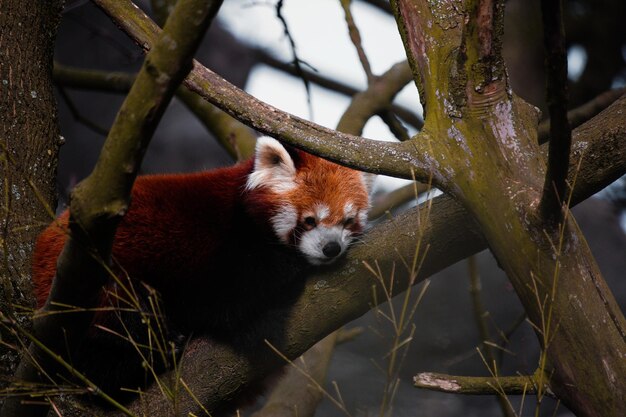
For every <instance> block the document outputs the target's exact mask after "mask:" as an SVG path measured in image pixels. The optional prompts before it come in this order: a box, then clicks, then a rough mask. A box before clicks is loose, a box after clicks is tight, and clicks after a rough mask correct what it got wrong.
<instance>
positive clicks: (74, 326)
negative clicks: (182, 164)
mask: <svg viewBox="0 0 626 417" xmlns="http://www.w3.org/2000/svg"><path fill="white" fill-rule="evenodd" d="M220 5H221V1H210V0H209V1H207V0H181V1H179V2H178V4H177V6H176V8H175V9H174V11H173V12H172V15H171V17H170V19H168V21H167V23H166V25H165V28H164V30H163V33H162V34H161V36H159V38H158V40H157V41H156V42H155V46H154V49H153V50H152V51H150V53H149V54H148V55H147V56H146V59H145V61H144V64H143V66H142V68H141V71H140V72H139V74H138V76H137V79H136V81H135V83H134V84H133V87H132V88H131V90H130V92H129V94H128V96H127V98H126V100H125V101H124V104H123V105H122V108H121V109H120V111H119V113H118V115H117V118H116V120H115V122H114V124H113V127H112V128H111V131H110V133H109V136H108V138H107V141H106V143H105V145H104V147H103V150H102V152H101V154H100V158H99V159H98V162H97V164H96V167H95V168H94V170H93V172H92V173H91V175H90V176H89V177H87V178H86V179H85V180H84V181H83V182H81V183H80V184H79V185H78V186H77V187H76V188H75V189H74V191H73V193H72V200H71V204H70V211H71V220H70V234H69V237H68V240H67V243H66V245H65V248H64V249H63V252H62V254H61V256H60V257H59V261H58V267H57V274H56V277H55V279H54V281H53V285H52V289H51V291H50V295H49V297H48V300H47V302H46V304H45V306H44V307H43V310H44V312H47V311H57V310H59V307H58V306H59V305H74V306H77V307H81V308H85V309H89V308H91V307H95V306H96V305H97V302H98V300H99V295H100V290H101V287H102V285H103V284H104V283H105V282H106V279H107V273H106V268H103V264H106V263H107V262H108V260H109V258H110V253H111V246H112V243H113V236H114V234H115V230H116V227H117V224H118V222H119V220H120V219H121V217H122V216H123V215H124V212H125V211H126V208H127V207H128V204H129V200H130V191H131V188H132V185H133V183H134V180H135V177H136V175H137V172H138V170H139V166H140V165H141V161H142V158H143V155H144V153H145V150H146V148H147V145H148V143H149V141H150V138H151V136H152V133H153V132H154V130H155V128H156V125H157V123H158V121H159V120H160V117H161V115H162V114H163V112H164V111H165V108H166V107H167V104H168V103H169V101H170V99H171V97H172V95H173V94H174V91H175V89H176V88H177V87H178V85H179V84H180V82H181V81H182V80H183V78H184V77H185V76H186V75H187V73H188V72H189V70H190V69H191V65H192V59H193V55H194V53H195V51H196V49H197V46H198V45H199V43H200V41H201V39H202V37H203V36H204V32H205V31H206V29H207V27H208V25H209V24H210V22H211V20H212V18H213V16H214V15H215V13H216V12H217V10H218V9H219V7H220ZM92 315H93V311H92V312H87V311H85V312H84V313H81V314H49V315H48V314H43V315H40V316H39V318H38V319H36V320H34V330H35V336H36V337H37V339H38V340H39V342H40V344H36V343H31V346H30V348H29V352H30V355H28V356H25V357H24V359H23V360H22V361H21V363H20V366H19V368H18V370H17V372H16V375H15V377H16V380H18V381H38V380H39V379H40V376H39V368H38V367H39V366H41V367H42V368H43V369H44V370H45V371H47V372H48V373H49V374H51V375H54V374H55V372H54V370H55V369H57V368H58V363H56V361H55V359H54V356H50V355H49V354H48V351H51V352H55V353H57V354H58V353H61V352H63V353H65V352H66V350H67V349H68V346H69V347H73V346H78V341H79V340H80V339H81V338H82V336H83V334H84V330H85V329H86V328H87V326H88V325H89V323H90V322H91V317H92ZM66 343H67V345H66ZM41 345H43V346H46V348H47V350H43V349H41V347H40V346H41ZM29 357H32V358H35V360H36V361H37V362H38V364H35V363H33V362H31V361H30V360H29V359H27V358H29ZM45 413H47V407H45V406H34V407H30V406H28V405H24V404H22V402H21V399H20V398H19V397H12V398H9V399H7V401H6V402H5V405H4V407H3V409H2V416H6V417H9V416H16V415H21V416H41V415H44V414H45Z"/></svg>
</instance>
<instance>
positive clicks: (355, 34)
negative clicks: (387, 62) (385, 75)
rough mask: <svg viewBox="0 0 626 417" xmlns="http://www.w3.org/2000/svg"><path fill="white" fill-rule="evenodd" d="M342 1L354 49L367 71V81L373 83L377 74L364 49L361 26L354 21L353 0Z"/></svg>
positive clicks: (364, 69) (340, 0)
mask: <svg viewBox="0 0 626 417" xmlns="http://www.w3.org/2000/svg"><path fill="white" fill-rule="evenodd" d="M339 2H340V3H341V7H342V8H343V12H344V15H345V18H346V24H347V25H348V33H349V34H350V40H351V41H352V44H353V45H354V49H356V53H357V55H358V56H359V61H361V66H362V67H363V71H364V72H365V76H366V77H367V83H368V84H371V83H372V82H374V78H375V75H374V73H373V72H372V66H371V65H370V61H369V59H367V54H366V53H365V50H364V49H363V44H362V42H361V33H360V32H359V28H358V27H357V26H356V23H354V18H353V17H352V11H351V10H350V3H351V2H352V0H339Z"/></svg>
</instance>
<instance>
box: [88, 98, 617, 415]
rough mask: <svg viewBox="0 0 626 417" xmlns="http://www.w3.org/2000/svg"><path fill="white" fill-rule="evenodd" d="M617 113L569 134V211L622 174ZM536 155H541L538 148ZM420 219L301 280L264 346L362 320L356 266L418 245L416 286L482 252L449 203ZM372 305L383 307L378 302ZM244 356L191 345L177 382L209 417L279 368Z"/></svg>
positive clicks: (299, 344)
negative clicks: (421, 256)
mask: <svg viewBox="0 0 626 417" xmlns="http://www.w3.org/2000/svg"><path fill="white" fill-rule="evenodd" d="M624 112H626V97H622V98H620V99H619V100H618V101H617V102H616V103H614V104H613V105H612V106H610V107H609V108H608V109H607V110H606V111H604V112H602V113H601V114H600V115H598V116H597V117H596V118H594V119H592V120H591V121H589V122H588V123H586V124H584V125H583V126H581V127H580V128H579V129H577V130H575V131H574V146H573V148H574V149H579V150H581V151H582V150H583V149H584V150H585V152H584V154H583V155H582V162H581V165H580V169H579V171H578V180H577V181H576V184H575V188H574V194H573V200H572V202H573V204H576V203H578V202H580V201H583V200H584V199H586V198H588V197H590V196H591V195H593V194H595V193H596V192H597V191H599V190H600V189H602V188H604V187H605V186H606V185H607V183H610V182H612V181H614V180H615V179H616V178H619V177H620V176H621V175H624V173H626V120H624V118H623V117H622V115H623V113H624ZM542 150H543V151H544V152H546V151H547V150H546V147H545V146H544V147H543V149H542ZM575 169H576V168H575V167H574V166H572V170H571V172H570V175H571V176H573V175H576V174H575V172H574V170H575ZM422 215H423V213H421V210H420V209H419V208H417V209H413V210H410V211H408V212H406V213H403V214H401V215H399V216H397V217H396V218H394V219H393V220H392V221H386V222H383V223H381V224H379V225H377V226H376V227H374V228H373V229H372V230H371V231H370V232H369V233H367V234H366V235H365V236H364V238H363V242H362V244H360V245H357V246H355V247H354V248H353V249H352V250H351V251H350V252H349V253H348V259H347V260H346V261H345V263H343V264H340V265H338V267H337V268H336V269H333V270H331V271H327V272H319V273H318V274H316V275H314V276H312V277H309V279H308V282H307V285H306V287H305V290H304V292H303V294H302V296H301V297H300V299H299V300H298V301H297V302H296V303H295V305H293V307H292V308H291V309H290V310H289V311H275V312H273V313H272V314H271V315H270V316H268V317H266V318H265V320H266V321H267V323H268V325H270V326H271V323H272V321H273V320H274V317H275V316H274V314H275V315H276V317H289V319H288V321H287V323H286V324H285V332H284V334H283V338H282V340H280V341H278V340H274V341H271V343H272V345H273V346H275V347H276V348H277V349H278V350H279V351H280V352H282V353H283V354H284V355H285V356H287V357H289V358H292V359H293V358H296V357H297V356H299V355H301V354H302V353H303V352H305V351H306V350H307V349H308V348H309V347H310V346H312V345H313V344H314V343H315V342H316V341H317V340H321V339H322V338H323V337H324V336H325V335H327V334H329V333H330V332H332V331H334V330H336V329H337V328H339V327H340V326H342V325H343V324H345V323H347V322H349V321H350V320H353V319H355V318H357V317H359V316H360V315H362V314H364V313H365V312H367V311H368V310H369V309H370V308H371V304H372V295H371V294H372V293H371V289H372V285H373V283H374V280H373V279H372V278H371V276H370V274H369V272H368V271H367V269H366V268H365V267H364V266H363V264H362V261H363V260H370V261H371V260H376V261H377V262H378V264H379V265H381V268H382V269H383V271H386V270H388V269H390V268H391V265H393V264H394V263H396V264H398V265H399V264H401V263H402V259H410V257H411V256H412V255H413V253H414V250H415V242H416V241H417V239H419V238H421V240H422V245H429V256H427V257H426V258H425V260H424V263H423V265H422V268H421V269H420V271H419V276H418V279H417V280H416V282H419V281H421V280H423V279H425V278H426V277H428V276H430V275H432V274H434V273H436V272H438V271H440V270H441V269H443V268H445V267H447V266H449V265H451V264H453V263H455V262H458V261H460V260H462V259H465V258H466V257H468V256H470V255H472V254H475V253H477V252H479V251H481V250H483V249H485V248H486V247H487V244H486V241H485V240H484V238H483V237H482V235H481V233H480V229H479V228H478V225H477V224H476V223H475V222H474V221H473V220H472V219H471V216H470V215H469V214H468V213H467V212H466V211H465V210H464V209H463V208H462V207H461V206H460V205H459V204H458V203H457V202H456V201H455V200H453V199H452V198H450V197H447V196H440V197H437V198H435V199H434V201H433V203H432V207H431V208H430V215H429V222H424V219H421V220H418V218H419V217H420V216H422ZM420 221H421V224H422V225H424V227H423V229H422V230H421V237H420V236H416V235H414V234H412V233H407V231H413V230H415V225H416V224H419V222H420ZM395 277H396V279H397V280H398V281H396V282H395V284H394V288H395V289H396V291H398V292H400V291H403V290H404V289H405V288H406V286H407V283H408V282H409V280H408V276H405V274H403V269H402V268H399V267H397V268H396V274H395ZM378 299H379V300H383V299H384V297H382V296H381V297H379V298H378ZM329 306H332V308H329ZM250 352H251V353H250V354H249V355H247V354H244V355H242V353H241V352H234V351H232V349H229V348H228V347H227V346H224V345H219V344H217V343H215V342H214V341H211V340H207V339H204V338H198V339H195V340H194V341H192V345H190V347H189V349H188V352H186V354H185V357H184V360H183V361H182V367H181V368H180V369H179V371H180V374H179V376H180V377H182V378H183V379H184V380H185V381H187V382H191V381H193V385H191V386H190V388H191V390H192V392H194V393H196V394H197V398H199V399H200V401H201V403H202V404H204V405H205V406H206V407H207V408H209V409H210V408H211V407H212V406H215V405H216V404H219V403H220V402H221V401H223V399H224V398H231V397H232V395H233V393H234V392H236V391H237V390H238V389H239V388H240V387H241V386H242V384H244V383H246V382H247V381H252V380H254V379H255V378H257V377H259V376H261V375H263V374H266V373H267V372H269V371H270V370H271V369H273V368H274V367H276V366H279V365H280V364H281V363H282V360H281V359H280V358H278V357H277V356H276V355H275V354H273V353H272V352H271V351H269V350H268V348H267V346H266V345H265V344H264V343H262V342H259V345H258V346H252V347H250ZM206 375H211V378H205V377H204V376H206ZM172 377H175V375H172ZM166 379H167V378H166ZM177 398H178V406H179V407H180V408H179V410H180V412H181V413H183V412H185V413H186V412H194V410H195V411H196V412H199V411H198V405H197V403H196V402H195V400H194V399H192V398H190V397H189V396H188V394H187V393H186V392H181V393H180V395H179V396H178V397H177ZM141 404H149V405H150V407H151V408H150V412H151V415H161V414H159V413H165V415H168V414H167V412H168V411H167V410H170V411H171V408H170V407H171V404H170V403H169V401H168V400H167V399H165V398H163V397H162V394H161V392H160V391H159V390H158V389H157V388H155V387H152V388H150V389H149V390H148V391H147V392H146V393H145V394H144V398H143V399H142V400H141V401H137V403H136V404H134V405H133V406H131V410H134V411H145V410H143V409H142V405H141ZM77 415H80V414H77ZM109 415H115V414H114V413H113V414H109Z"/></svg>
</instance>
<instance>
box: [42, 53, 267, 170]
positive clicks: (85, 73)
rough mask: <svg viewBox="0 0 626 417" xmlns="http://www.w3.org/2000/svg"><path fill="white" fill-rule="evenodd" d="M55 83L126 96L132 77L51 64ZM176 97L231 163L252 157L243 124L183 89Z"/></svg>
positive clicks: (252, 141)
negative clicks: (218, 145) (217, 144)
mask: <svg viewBox="0 0 626 417" xmlns="http://www.w3.org/2000/svg"><path fill="white" fill-rule="evenodd" d="M53 77H54V81H55V83H57V84H59V85H61V86H64V87H70V88H76V89H83V90H95V91H105V92H114V93H127V92H128V91H129V90H130V88H131V87H132V85H133V83H134V82H135V78H136V74H131V73H127V72H109V71H99V70H86V69H82V68H72V67H68V66H65V65H62V64H59V63H58V62H55V63H54V69H53ZM176 97H178V99H180V101H182V102H183V103H184V104H185V106H187V108H188V109H189V110H190V111H191V112H192V113H193V114H194V115H195V116H196V117H197V118H198V120H200V122H201V123H202V124H203V125H204V127H205V128H206V129H207V130H208V131H209V132H210V133H211V134H212V135H213V136H214V137H215V138H216V139H217V141H218V142H219V143H220V145H222V147H223V148H224V149H225V150H226V152H228V154H229V155H230V156H232V157H233V159H234V160H240V159H245V158H247V157H249V156H250V155H252V154H253V153H254V144H255V143H256V135H255V134H254V133H253V132H252V130H251V129H250V128H248V127H247V126H246V125H244V124H243V123H241V122H239V121H237V120H236V119H234V118H232V117H230V116H229V115H228V114H226V113H224V112H223V111H221V110H220V109H218V108H217V107H215V106H213V105H212V104H210V103H208V102H207V101H206V100H204V99H203V98H202V97H200V96H199V95H198V94H196V93H194V92H192V91H190V90H189V89H188V88H186V87H185V86H181V87H179V88H178V90H176Z"/></svg>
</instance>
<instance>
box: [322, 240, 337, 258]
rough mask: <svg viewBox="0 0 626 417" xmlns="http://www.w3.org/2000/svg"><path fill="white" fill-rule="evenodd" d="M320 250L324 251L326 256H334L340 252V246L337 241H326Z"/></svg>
mask: <svg viewBox="0 0 626 417" xmlns="http://www.w3.org/2000/svg"><path fill="white" fill-rule="evenodd" d="M322 252H323V253H324V255H325V256H326V257H328V258H334V257H335V256H337V255H339V254H340V253H341V246H339V243H337V242H334V241H333V242H328V243H327V244H326V245H324V247H323V248H322Z"/></svg>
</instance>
